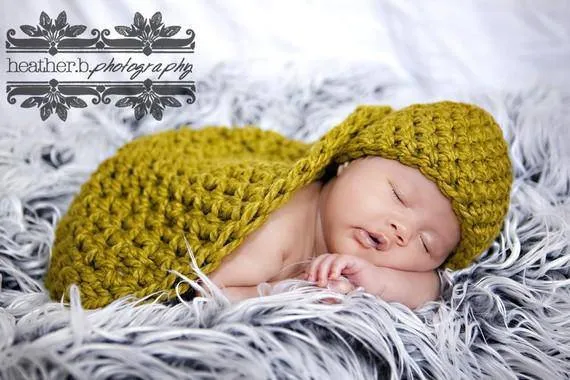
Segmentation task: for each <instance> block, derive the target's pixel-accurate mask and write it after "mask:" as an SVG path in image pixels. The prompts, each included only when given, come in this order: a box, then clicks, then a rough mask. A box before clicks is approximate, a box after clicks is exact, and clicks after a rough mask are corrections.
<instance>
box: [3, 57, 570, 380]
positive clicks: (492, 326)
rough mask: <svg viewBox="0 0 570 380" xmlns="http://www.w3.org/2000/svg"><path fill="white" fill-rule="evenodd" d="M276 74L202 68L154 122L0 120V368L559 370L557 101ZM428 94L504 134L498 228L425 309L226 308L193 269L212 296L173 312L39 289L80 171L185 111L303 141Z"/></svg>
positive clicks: (313, 296) (80, 373)
mask: <svg viewBox="0 0 570 380" xmlns="http://www.w3.org/2000/svg"><path fill="white" fill-rule="evenodd" d="M327 70H328V71H327ZM282 72H283V74H282V75H281V76H279V77H275V78H269V79H267V78H264V79H256V77H255V75H254V74H255V73H254V72H253V71H252V69H251V68H249V67H248V66H247V65H246V64H227V65H220V66H218V67H216V68H215V69H214V70H212V71H211V72H209V73H208V74H207V75H204V76H203V80H202V81H201V82H200V83H199V85H198V88H199V93H198V101H197V103H196V104H195V105H194V106H192V107H188V108H187V109H184V112H165V120H164V121H163V122H162V123H156V122H154V121H153V120H152V119H149V118H147V119H144V120H142V121H141V122H140V123H135V122H133V121H132V119H130V118H129V115H128V114H125V113H124V110H122V109H116V108H113V107H111V106H102V107H101V108H99V109H97V108H96V107H95V106H90V107H89V108H88V109H87V110H86V112H85V114H83V120H82V121H81V122H78V123H74V124H71V123H70V124H66V125H63V126H59V127H56V126H53V127H52V128H47V127H46V126H45V125H41V124H39V123H38V124H37V125H30V126H27V127H26V128H19V129H16V128H6V127H3V128H1V129H0V182H1V183H2V184H3V186H2V187H1V190H0V191H1V194H0V275H1V276H2V287H3V289H2V291H1V292H0V378H4V379H16V378H30V379H32V378H37V379H42V378H63V377H64V376H65V375H66V374H71V375H73V376H75V377H76V378H107V377H111V375H112V376H114V377H135V376H138V377H139V378H143V379H158V378H179V379H185V378H193V379H196V378H204V379H224V378H248V379H277V378H311V377H312V378H316V379H328V378H337V379H371V378H378V377H384V376H386V377H390V378H392V379H397V378H402V377H403V378H418V379H428V378H437V379H472V378H500V379H515V378H517V377H518V378H529V377H532V378H544V379H555V378H562V377H564V376H566V375H567V374H568V373H570V364H569V363H570V360H569V359H570V322H569V319H568V315H570V280H569V271H570V269H569V268H570V263H569V261H570V254H569V252H568V251H569V242H570V227H569V220H570V204H569V202H568V198H569V188H570V165H569V162H570V160H569V159H568V158H569V157H570V143H569V142H570V135H569V133H568V130H569V127H570V114H569V112H568V109H570V108H569V107H570V98H569V97H568V96H567V94H565V93H562V92H559V91H557V90H555V89H552V88H541V87H535V88H527V89H521V90H513V91H508V92H495V93H493V92H489V91H486V92H481V91H475V90H472V91H465V92H463V93H458V92H450V90H449V89H443V88H442V89H438V88H437V87H432V88H430V92H429V93H428V92H426V91H423V90H421V89H420V88H413V87H409V86H393V81H391V80H389V79H390V72H389V70H387V69H386V70H383V68H382V67H375V66H374V65H356V64H355V65H353V66H347V67H345V69H344V70H342V71H341V70H339V71H336V70H330V68H326V67H320V68H319V67H315V71H314V72H310V71H309V72H306V73H302V71H301V70H298V71H295V66H294V65H293V66H287V67H283V70H282ZM379 89H380V90H379ZM431 94H437V96H435V95H431ZM437 99H456V100H464V101H470V102H474V103H477V104H480V105H481V106H483V107H485V108H487V109H488V110H490V111H491V112H492V113H493V114H494V115H495V117H496V118H497V120H498V121H499V122H500V124H501V126H502V127H503V128H504V132H505V136H507V138H508V140H509V143H510V146H511V153H512V157H513V162H514V166H515V170H516V177H517V178H516V181H515V184H514V191H513V198H512V205H511V209H510V212H509V215H508V220H507V222H506V224H505V227H504V229H503V232H502V235H501V237H500V238H499V239H497V241H496V243H495V244H494V245H493V247H492V248H491V249H490V250H489V252H488V254H486V255H484V256H483V258H482V259H481V261H480V262H479V263H477V264H475V265H473V266H471V267H469V268H467V269H465V270H462V271H458V272H455V273H449V276H450V278H451V280H452V281H453V284H452V286H451V287H450V289H449V292H448V294H447V295H446V297H445V299H444V300H442V301H441V302H437V303H431V304H429V305H426V306H425V307H423V308H422V309H421V310H418V311H416V312H412V311H410V310H409V309H407V308H405V307H403V306H401V305H398V304H387V303H386V302H384V301H382V300H378V299H376V298H374V297H372V296H370V295H368V294H365V293H362V292H361V291H360V290H356V291H353V292H351V293H350V294H348V295H340V294H337V293H334V292H332V291H330V290H327V289H318V288H314V287H312V286H309V285H307V284H306V283H304V282H303V281H298V280H291V281H286V282H283V283H281V284H279V285H277V286H276V287H274V288H273V289H270V288H267V287H266V286H263V285H261V286H260V287H259V291H260V292H261V293H263V294H268V295H267V296H264V297H260V298H256V299H250V300H246V301H244V302H242V303H239V304H230V303H229V302H228V301H227V299H225V298H224V297H223V295H222V294H221V293H220V291H219V289H216V288H215V286H213V284H212V283H209V282H208V281H207V278H203V280H204V281H205V285H204V287H205V288H204V291H206V292H209V294H211V297H209V298H204V297H198V298H195V299H193V300H192V301H191V302H181V303H180V304H177V305H175V306H166V305H163V304H160V303H154V304H146V305H137V304H136V303H134V301H132V300H128V299H121V300H118V301H116V302H114V303H112V304H111V305H109V306H107V307H105V308H102V309H98V310H93V311H89V310H84V309H82V308H81V306H80V299H79V293H78V289H77V288H73V289H72V292H71V302H70V305H68V306H64V305H62V304H60V303H58V302H52V301H50V300H49V299H48V297H47V294H46V292H45V290H44V288H43V283H42V276H43V275H44V273H45V270H46V266H47V263H48V259H49V253H50V246H51V244H52V242H53V237H54V230H55V226H56V224H57V222H58V221H59V220H60V218H61V215H63V213H65V210H66V208H67V206H68V205H69V202H70V201H71V199H72V197H73V195H74V194H75V193H76V192H77V191H78V190H79V187H80V185H81V183H83V182H84V181H85V180H86V179H87V178H88V176H89V174H90V173H91V172H92V171H93V170H94V169H95V168H96V167H97V165H98V164H99V163H100V162H101V161H102V160H103V159H105V158H106V157H108V156H110V155H111V154H113V152H115V151H116V149H117V148H118V147H119V146H121V145H122V144H124V143H125V142H127V141H129V140H131V139H132V138H134V137H135V136H138V135H142V134H148V133H152V132H153V131H157V130H162V129H167V128H173V127H175V126H177V125H180V124H184V123H187V122H189V123H191V124H193V125H194V126H195V127H200V126H204V125H206V124H211V123H216V124H238V125H242V124H245V123H255V124H259V125H260V126H261V127H262V128H266V129H274V130H277V131H280V132H282V133H284V134H286V135H288V136H291V137H296V138H300V139H305V140H307V141H311V140H314V139H316V138H318V136H320V135H322V133H324V132H325V131H326V130H328V129H329V128H331V127H332V126H333V125H335V124H336V123H337V122H339V121H341V120H342V119H343V118H344V117H345V116H346V115H347V114H348V113H349V112H350V111H351V110H352V109H353V108H354V106H355V105H357V104H359V103H364V102H366V103H384V104H392V105H394V106H401V105H406V104H409V103H414V102H424V101H432V100H437ZM123 117H126V119H125V121H123ZM50 146H51V147H52V148H51V149H52V157H55V153H56V152H60V153H61V156H62V157H63V158H65V157H71V156H72V157H73V160H72V161H70V162H69V163H67V164H64V165H62V166H60V167H59V168H58V169H54V168H53V167H52V166H50V165H48V164H46V162H45V161H44V160H43V159H42V158H41V155H42V152H44V153H45V151H46V149H48V147H50ZM165 154H167V152H165ZM26 159H27V160H28V162H26V161H25V160H26ZM537 175H540V177H537ZM533 176H534V177H533ZM189 260H190V259H189ZM192 285H193V286H199V285H198V284H197V283H193V284H192ZM327 298H334V299H336V300H338V301H339V303H336V304H335V303H332V304H331V303H325V302H323V300H325V299H327Z"/></svg>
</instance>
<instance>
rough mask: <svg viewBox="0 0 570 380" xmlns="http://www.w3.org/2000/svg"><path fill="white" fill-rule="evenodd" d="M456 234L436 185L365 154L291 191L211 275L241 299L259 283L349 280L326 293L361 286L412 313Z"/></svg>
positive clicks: (432, 290)
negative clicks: (293, 279)
mask: <svg viewBox="0 0 570 380" xmlns="http://www.w3.org/2000/svg"><path fill="white" fill-rule="evenodd" d="M460 236H461V232H460V226H459V222H458V219H457V217H456V216H455V214H454V212H453V208H452V206H451V202H450V201H449V200H448V199H447V198H446V197H445V196H444V195H443V194H442V193H441V192H440V191H439V189H438V187H437V186H436V185H435V183H433V182H432V181H430V180H429V179H427V178H426V177H424V176H423V175H422V174H421V172H420V171H419V170H417V169H415V168H412V167H409V166H406V165H403V164H401V163H399V162H398V161H395V160H388V159H384V158H381V157H375V156H368V157H364V158H360V159H357V160H354V161H352V162H351V163H350V164H349V163H348V162H346V163H344V164H343V165H341V166H339V167H338V175H337V177H336V178H334V179H332V180H330V181H328V182H327V183H326V184H322V183H321V182H320V181H319V182H317V183H316V184H313V185H309V186H307V187H306V188H305V189H302V190H301V191H299V192H298V193H297V194H296V195H295V196H294V197H293V199H292V200H291V201H290V202H289V203H287V204H286V205H285V206H284V207H282V208H281V209H280V210H278V211H277V212H275V213H274V214H272V215H271V216H270V217H269V220H268V222H266V224H265V225H263V226H262V227H261V228H260V229H259V230H258V231H256V232H255V233H253V234H252V235H251V236H250V237H249V238H248V239H246V241H245V242H244V244H243V245H242V246H240V247H239V248H238V249H237V250H236V251H235V252H233V253H232V254H230V255H229V256H228V257H226V258H225V259H224V261H223V262H222V265H221V266H220V267H219V268H218V269H217V270H216V271H214V273H213V274H212V275H210V279H211V280H212V281H213V282H214V283H216V284H217V285H218V286H220V287H223V291H224V293H225V294H226V296H228V298H230V299H232V300H240V299H243V298H248V297H253V296H257V295H258V291H257V284H258V283H260V282H264V281H265V282H269V283H274V282H277V281H280V280H283V279H286V278H291V277H296V278H302V279H305V280H309V281H315V282H316V283H317V284H318V285H319V286H327V285H330V284H329V281H330V280H339V279H340V277H341V276H343V277H344V278H346V279H347V280H349V283H348V284H343V283H342V282H340V283H339V282H338V281H331V282H332V285H333V288H334V289H336V288H339V287H340V288H341V289H339V290H341V291H343V292H346V291H348V290H351V289H352V288H353V287H354V286H361V287H363V288H364V290H365V291H367V292H369V293H372V294H377V295H379V296H381V297H382V298H383V299H385V300H387V301H398V302H401V303H404V304H406V305H408V306H409V307H417V306H420V305H422V304H423V303H424V302H426V301H428V300H432V299H435V298H436V297H437V296H438V295H439V277H438V276H437V274H436V272H435V269H436V268H438V267H439V266H440V265H441V264H442V263H443V262H444V261H445V259H446V258H447V257H448V256H449V254H450V253H451V252H452V251H453V249H454V248H455V247H456V246H457V244H458V243H459V240H460ZM307 261H310V262H309V265H307V266H304V267H303V266H297V268H295V267H294V264H295V263H296V262H300V263H304V262H307ZM284 266H285V268H283V267H284ZM290 266H291V267H292V268H291V270H288V271H282V269H285V270H287V269H288V267H290ZM303 268H304V271H302V272H299V270H302V269H303ZM295 269H297V271H295ZM347 285H348V287H347Z"/></svg>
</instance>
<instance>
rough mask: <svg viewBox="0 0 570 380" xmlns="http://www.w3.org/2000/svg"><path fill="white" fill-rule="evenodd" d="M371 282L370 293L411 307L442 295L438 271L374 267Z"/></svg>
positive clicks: (413, 307)
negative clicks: (408, 270)
mask: <svg viewBox="0 0 570 380" xmlns="http://www.w3.org/2000/svg"><path fill="white" fill-rule="evenodd" d="M374 268H375V270H374V271H373V272H374V277H373V278H371V279H370V280H369V281H367V283H369V284H370V285H369V289H366V287H365V289H366V290H368V291H369V292H370V293H373V294H376V295H378V296H380V297H381V298H382V299H383V300H386V301H397V302H401V303H403V304H404V305H407V306H408V307H409V308H411V309H415V308H417V307H419V306H422V305H423V304H425V303H426V302H429V301H435V300H437V299H438V297H439V295H440V291H441V289H440V282H439V277H438V275H437V272H436V271H427V272H407V271H402V270H397V269H392V268H386V267H374Z"/></svg>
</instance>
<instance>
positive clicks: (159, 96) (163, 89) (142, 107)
mask: <svg viewBox="0 0 570 380" xmlns="http://www.w3.org/2000/svg"><path fill="white" fill-rule="evenodd" d="M6 92H7V93H8V95H7V99H8V103H10V104H15V103H16V99H15V97H16V96H28V98H26V99H25V100H24V101H23V102H22V104H20V107H23V108H33V107H37V108H39V110H40V116H41V118H42V120H44V121H45V120H47V119H48V118H49V117H50V116H51V115H52V114H56V115H57V116H59V118H60V119H61V120H62V121H65V120H67V112H68V111H69V110H70V109H71V108H85V107H87V103H86V102H85V101H84V100H82V99H81V98H79V96H91V97H92V99H91V102H92V103H93V104H99V103H103V104H109V103H111V99H110V96H113V95H124V97H123V98H120V99H119V100H117V101H116V102H115V106H116V107H131V108H132V109H133V112H134V116H135V119H137V120H140V119H141V118H142V117H143V116H145V115H147V114H150V115H152V117H154V118H155V119H156V120H162V115H163V112H164V110H165V109H166V108H167V107H180V106H182V104H181V103H180V102H179V101H178V100H177V99H176V98H175V97H174V96H173V95H183V96H186V97H187V99H186V103H187V104H192V103H194V102H195V101H196V95H195V93H196V85H195V83H194V81H179V82H169V81H161V82H153V81H152V80H150V79H146V80H145V81H143V82H136V81H131V82H73V81H68V82H64V81H62V82H58V81H57V80H55V79H51V80H50V81H49V82H7V86H6Z"/></svg>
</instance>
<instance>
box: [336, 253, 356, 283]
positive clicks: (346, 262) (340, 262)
mask: <svg viewBox="0 0 570 380" xmlns="http://www.w3.org/2000/svg"><path fill="white" fill-rule="evenodd" d="M351 259H352V258H351V257H348V256H341V257H339V258H338V259H337V260H335V262H334V264H333V265H332V267H331V269H330V278H333V279H338V278H339V277H340V276H341V274H343V272H349V270H347V269H350V268H352V267H353V263H352V262H351Z"/></svg>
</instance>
